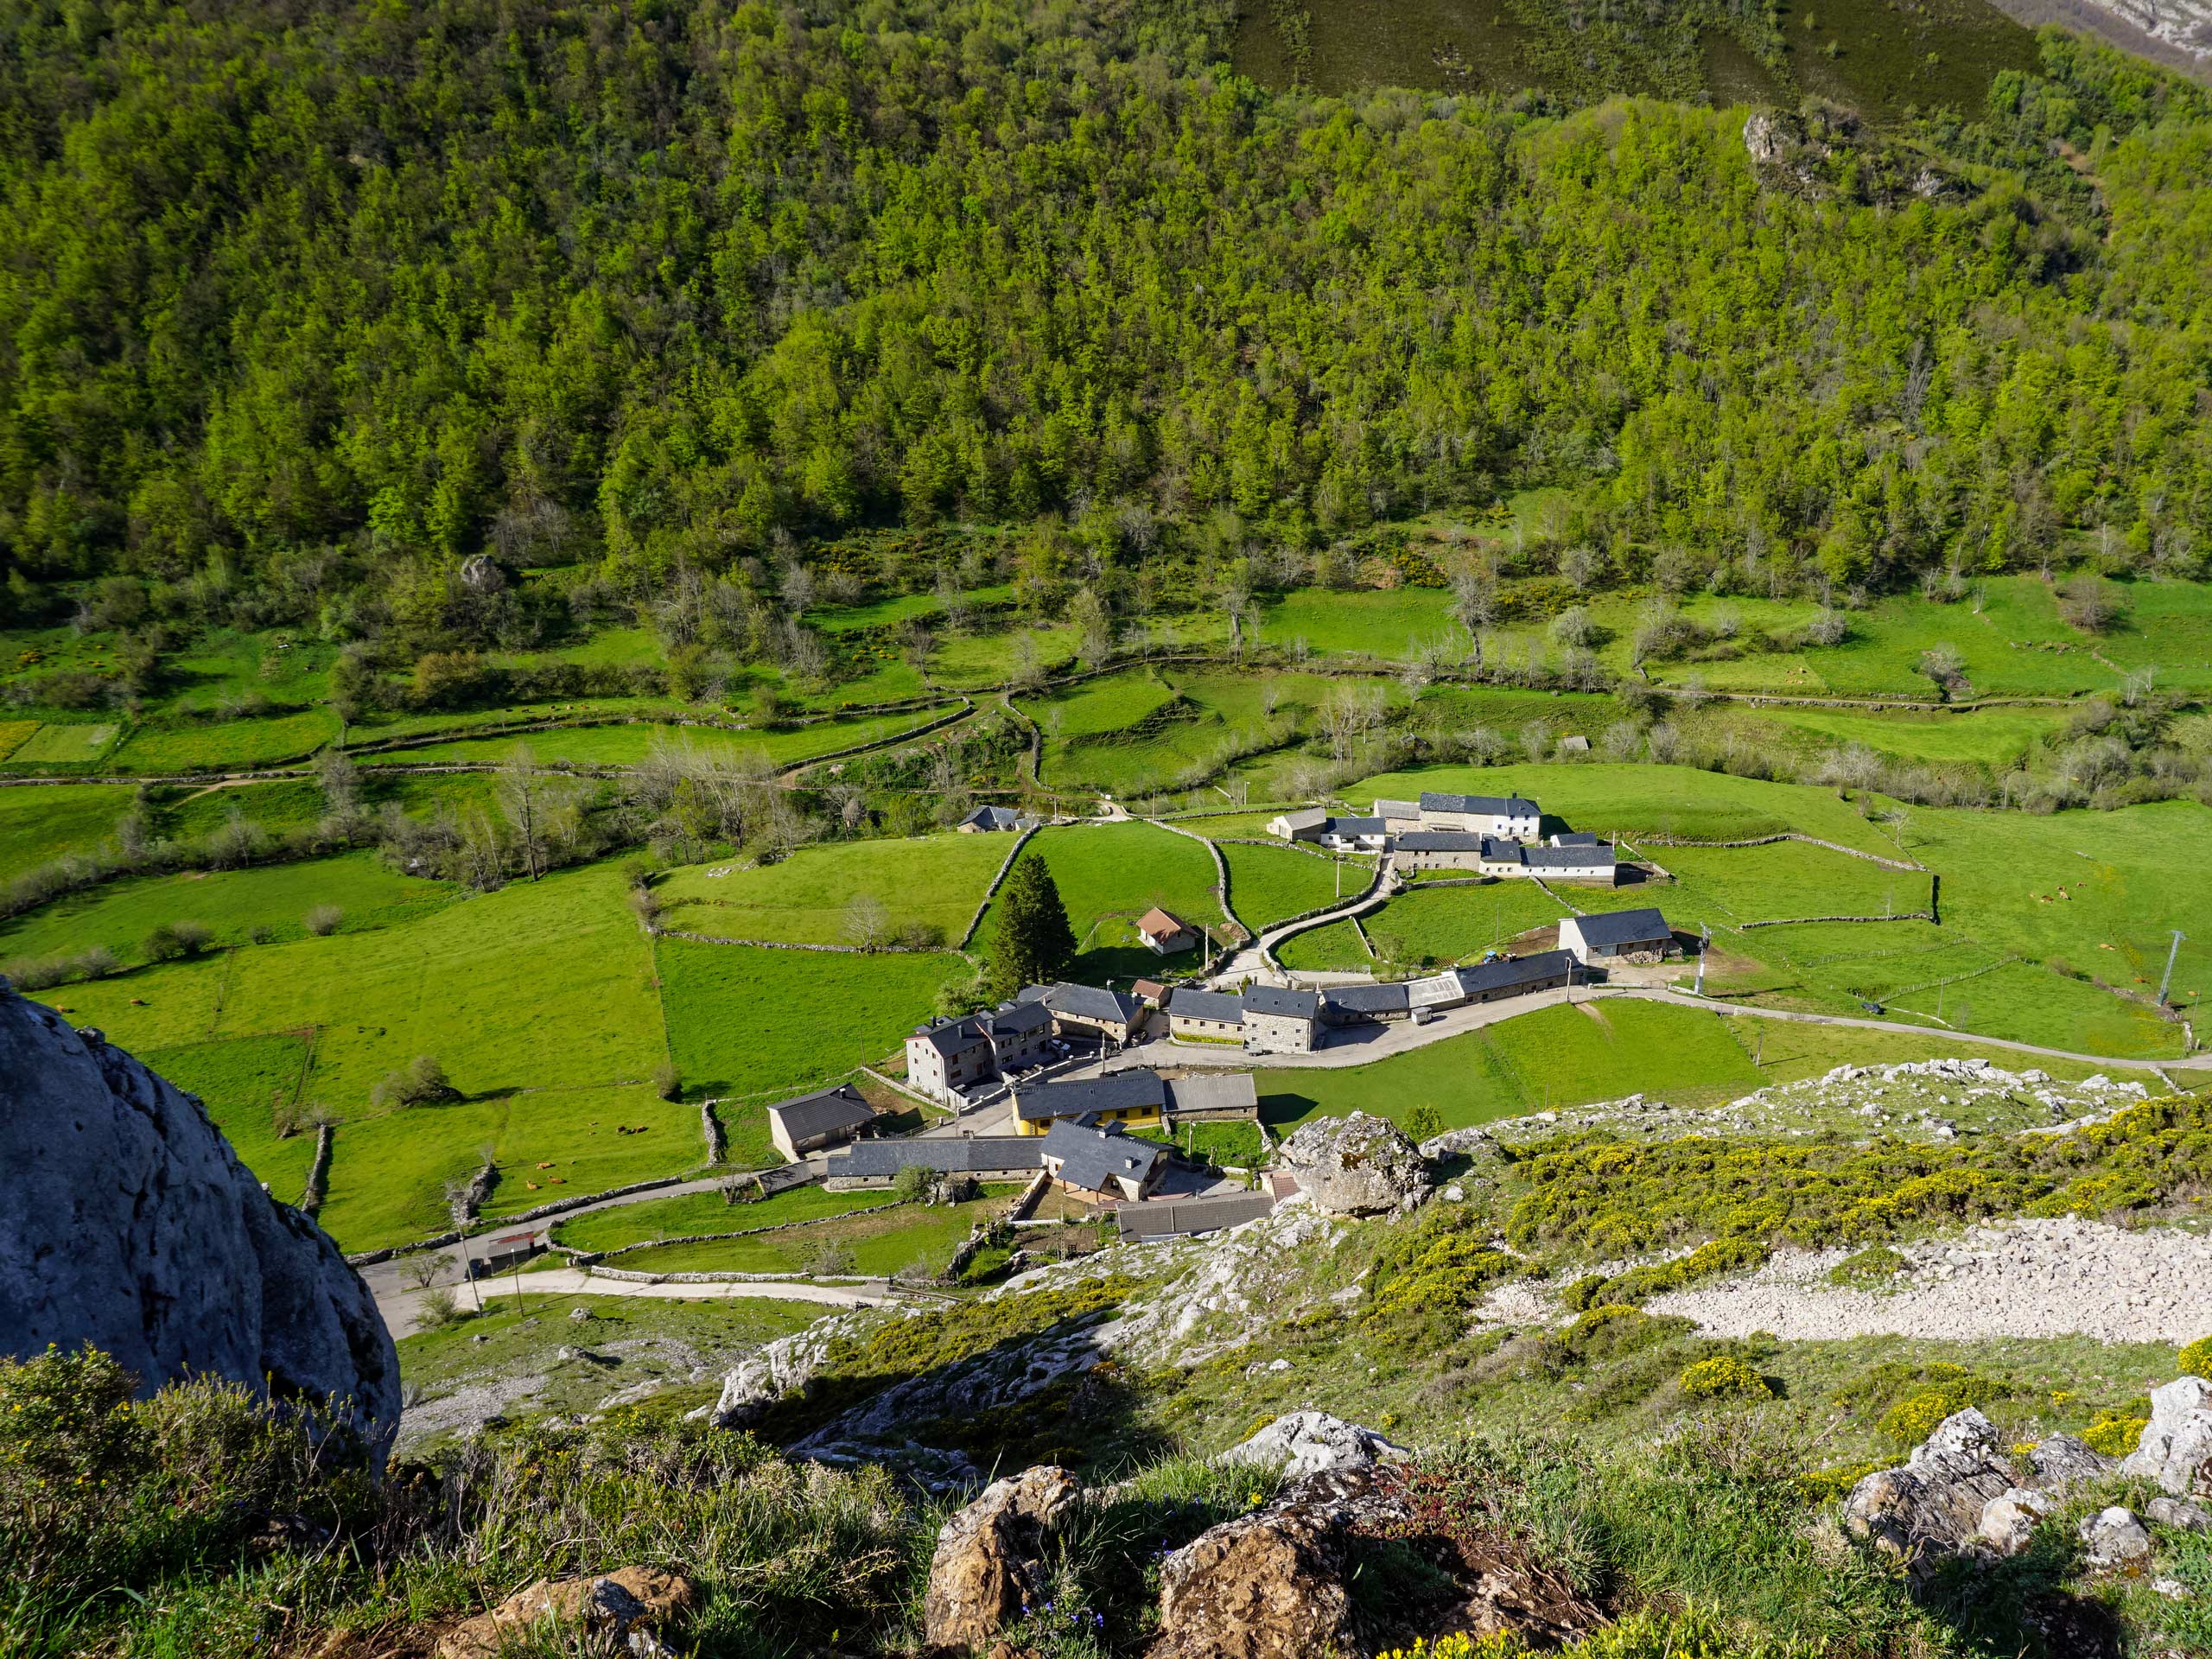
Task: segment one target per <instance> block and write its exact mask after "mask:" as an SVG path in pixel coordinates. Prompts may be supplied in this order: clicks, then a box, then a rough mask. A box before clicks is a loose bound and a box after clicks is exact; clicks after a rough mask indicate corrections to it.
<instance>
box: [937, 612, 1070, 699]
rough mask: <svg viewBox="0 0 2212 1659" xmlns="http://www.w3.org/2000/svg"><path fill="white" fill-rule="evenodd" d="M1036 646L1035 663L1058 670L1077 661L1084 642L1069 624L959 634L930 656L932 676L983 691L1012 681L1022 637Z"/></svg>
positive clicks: (961, 687) (944, 682)
mask: <svg viewBox="0 0 2212 1659" xmlns="http://www.w3.org/2000/svg"><path fill="white" fill-rule="evenodd" d="M1025 636H1026V637H1027V639H1029V640H1030V641H1031V642H1032V644H1033V646H1034V648H1035V652H1036V655H1035V657H1034V658H1033V661H1034V663H1035V664H1036V666H1037V667H1038V668H1039V669H1040V670H1041V671H1044V672H1046V673H1048V674H1049V673H1057V672H1059V671H1062V670H1065V669H1067V668H1069V667H1071V666H1072V665H1073V664H1074V662H1075V658H1076V653H1077V652H1078V651H1080V650H1081V649H1082V645H1083V642H1082V640H1081V639H1080V638H1079V637H1078V636H1077V632H1076V630H1075V629H1074V628H1073V627H1071V626H1069V625H1068V624H1066V623H1055V624H1052V625H1050V626H1045V627H1038V628H1030V627H1014V628H1008V629H1007V630H1006V631H1004V632H999V633H956V634H953V635H951V636H950V637H949V638H947V639H942V640H940V641H939V642H938V648H937V652H936V654H935V655H934V656H932V657H931V658H930V668H929V677H930V680H931V683H933V684H936V685H944V686H951V687H954V688H956V689H957V690H964V691H974V690H982V689H983V688H985V687H987V686H996V685H1005V684H1007V683H1011V682H1012V681H1013V679H1014V677H1015V674H1016V672H1017V671H1019V669H1020V664H1021V643H1020V642H1021V640H1022V639H1023V638H1024V637H1025Z"/></svg>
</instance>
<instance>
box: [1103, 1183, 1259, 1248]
mask: <svg viewBox="0 0 2212 1659" xmlns="http://www.w3.org/2000/svg"><path fill="white" fill-rule="evenodd" d="M1274 1207H1275V1200H1274V1194H1273V1193H1269V1192H1235V1193H1231V1194H1230V1195H1229V1196H1227V1197H1225V1198H1177V1199H1175V1200H1173V1202H1166V1203H1163V1202H1161V1201H1160V1200H1158V1199H1155V1200H1154V1201H1153V1202H1152V1203H1150V1204H1125V1205H1122V1207H1121V1208H1120V1209H1118V1210H1116V1211H1115V1212H1114V1224H1115V1226H1116V1227H1117V1228H1118V1229H1119V1230H1120V1231H1121V1235H1122V1237H1123V1238H1174V1237H1181V1238H1187V1237H1189V1236H1191V1235H1192V1234H1193V1233H1211V1232H1218V1231H1219V1230H1221V1229H1222V1228H1224V1227H1236V1226H1241V1225H1243V1224H1244V1223H1245V1222H1248V1221H1257V1220H1259V1219H1260V1218H1261V1217H1262V1216H1265V1215H1267V1214H1268V1213H1269V1212H1270V1211H1273V1210H1274Z"/></svg>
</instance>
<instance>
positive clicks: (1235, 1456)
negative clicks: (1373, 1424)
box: [1215, 1411, 1405, 1481]
mask: <svg viewBox="0 0 2212 1659" xmlns="http://www.w3.org/2000/svg"><path fill="white" fill-rule="evenodd" d="M1404 1456H1405V1452H1404V1450H1403V1448H1402V1447H1399V1446H1393V1445H1391V1444H1390V1442H1389V1441H1388V1440H1384V1439H1383V1437H1382V1436H1381V1435H1380V1434H1377V1433H1376V1432H1375V1431H1374V1430H1373V1429H1371V1428H1368V1427H1363V1426H1362V1425H1361V1424H1358V1423H1348V1422H1346V1421H1344V1419H1343V1418H1341V1417H1332V1416H1331V1415H1329V1414H1328V1413H1327V1412H1325V1411H1294V1412H1292V1413H1291V1414H1289V1415H1288V1416H1286V1417H1278V1418H1276V1419H1275V1420H1274V1421H1273V1422H1272V1423H1269V1424H1268V1426H1267V1427H1265V1428H1263V1429H1262V1430H1261V1431H1260V1432H1259V1433H1256V1434H1255V1435H1253V1436H1252V1438H1251V1439H1249V1440H1244V1441H1242V1442H1240V1443H1239V1444H1237V1445H1236V1446H1230V1448H1229V1450H1228V1451H1226V1452H1223V1453H1222V1454H1221V1456H1220V1457H1219V1458H1217V1459H1215V1461H1216V1462H1217V1463H1231V1464H1263V1465H1264V1464H1281V1465H1283V1471H1282V1472H1283V1478H1284V1480H1285V1481H1299V1480H1303V1479H1305V1478H1306V1477H1307V1476H1309V1475H1318V1474H1325V1473H1332V1472H1334V1471H1338V1470H1352V1469H1360V1470H1365V1469H1372V1468H1373V1467H1374V1466H1375V1465H1376V1464H1377V1463H1381V1462H1386V1461H1389V1460H1390V1459H1397V1458H1402V1457H1404Z"/></svg>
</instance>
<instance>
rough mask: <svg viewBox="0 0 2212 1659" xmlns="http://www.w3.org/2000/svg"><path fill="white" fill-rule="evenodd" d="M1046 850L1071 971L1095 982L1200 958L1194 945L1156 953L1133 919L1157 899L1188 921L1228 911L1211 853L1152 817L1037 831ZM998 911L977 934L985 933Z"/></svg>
mask: <svg viewBox="0 0 2212 1659" xmlns="http://www.w3.org/2000/svg"><path fill="white" fill-rule="evenodd" d="M1026 853H1027V854H1032V855H1036V856H1039V857H1042V858H1043V859H1044V861H1045V862H1046V865H1048V866H1049V867H1050V868H1051V869H1052V880H1053V881H1054V882H1055V883H1056V884H1057V885H1058V887H1059V890H1060V901H1061V903H1062V904H1064V905H1065V906H1066V907H1067V912H1068V920H1069V921H1070V923H1071V924H1072V925H1073V926H1074V928H1075V936H1076V940H1077V945H1078V946H1079V952H1078V954H1077V958H1076V963H1075V969H1074V977H1076V978H1077V979H1081V980H1085V981H1088V982H1091V983H1093V984H1100V983H1103V982H1105V981H1106V980H1108V979H1109V978H1120V979H1130V978H1141V977H1143V976H1147V975H1149V974H1153V973H1156V972H1158V971H1159V970H1160V969H1161V968H1163V967H1165V968H1170V969H1173V968H1175V967H1179V966H1182V965H1185V964H1186V963H1190V962H1192V961H1195V959H1196V955H1197V953H1196V952H1185V954H1184V955H1182V956H1180V957H1165V958H1162V957H1155V956H1154V955H1153V954H1152V952H1151V951H1150V950H1147V949H1146V948H1145V947H1144V946H1143V944H1141V943H1139V941H1138V939H1137V937H1136V931H1135V927H1134V926H1133V925H1132V924H1133V923H1135V920H1136V918H1138V917H1140V916H1141V915H1143V914H1144V913H1145V912H1146V911H1147V910H1149V909H1151V908H1152V906H1154V905H1158V906H1161V907H1162V908H1164V909H1166V910H1169V911H1172V912H1174V913H1175V914H1176V915H1178V916H1179V917H1181V918H1183V919H1184V920H1185V921H1186V922H1191V923H1193V924H1195V925H1198V926H1201V927H1211V926H1213V925H1216V924H1217V923H1219V922H1220V921H1221V920H1222V919H1223V918H1222V914H1221V906H1219V905H1218V904H1217V903H1216V902H1215V900H1214V895H1213V884H1214V868H1213V860H1212V859H1211V857H1210V856H1208V855H1207V853H1206V849H1205V848H1204V847H1202V846H1200V845H1198V843H1197V842H1193V841H1192V840H1190V839H1189V838H1187V837H1186V836H1179V835H1175V834H1173V832H1171V831H1169V830H1166V829H1159V828H1157V827H1155V826H1154V825H1151V824H1147V823H1111V824H1096V825H1092V824H1083V825H1066V826H1062V827H1060V828H1057V829H1043V830H1039V832H1038V834H1037V836H1035V837H1034V838H1033V840H1032V841H1031V842H1030V843H1029V846H1028V848H1027V849H1026ZM992 925H993V918H991V917H988V916H987V917H985V918H984V919H983V926H982V930H981V931H979V932H978V934H977V936H976V937H977V940H978V942H979V943H981V942H982V941H985V940H988V938H989V937H990V931H989V930H990V929H991V927H992Z"/></svg>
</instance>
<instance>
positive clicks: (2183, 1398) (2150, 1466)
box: [2120, 1376, 2212, 1497]
mask: <svg viewBox="0 0 2212 1659" xmlns="http://www.w3.org/2000/svg"><path fill="white" fill-rule="evenodd" d="M2120 1473H2122V1474H2123V1475H2127V1476H2130V1477H2133V1478H2141V1479H2144V1480H2153V1481H2156V1482H2157V1483H2158V1484H2159V1485H2161V1486H2163V1487H2164V1488H2165V1490H2166V1491H2168V1492H2170V1493H2171V1494H2172V1495H2173V1496H2174V1497H2212V1383H2208V1382H2207V1381H2205V1379H2204V1378H2202V1377H2201V1376H2177V1377H2176V1378H2175V1379H2174V1380H2173V1381H2172V1382H2171V1383H2167V1384H2165V1385H2164V1387H2163V1388H2156V1389H2152V1390H2151V1421H2149V1422H2148V1423H2146V1424H2145V1425H2144V1428H2143V1438H2142V1439H2141V1440H2139V1441H2138V1442H2137V1443H2136V1446H2135V1450H2134V1451H2133V1452H2129V1453H2128V1454H2127V1456H2126V1459H2123V1460H2122V1462H2121V1463H2120Z"/></svg>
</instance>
